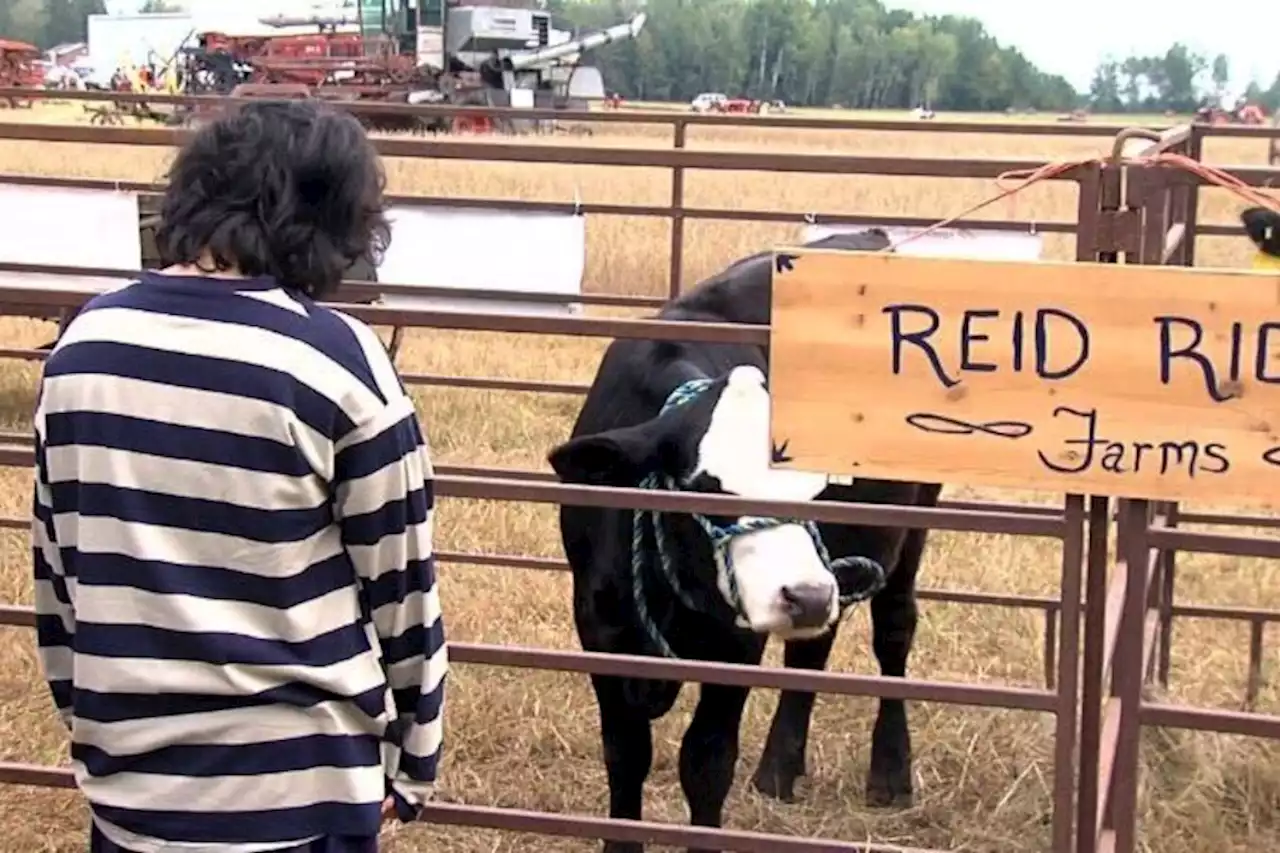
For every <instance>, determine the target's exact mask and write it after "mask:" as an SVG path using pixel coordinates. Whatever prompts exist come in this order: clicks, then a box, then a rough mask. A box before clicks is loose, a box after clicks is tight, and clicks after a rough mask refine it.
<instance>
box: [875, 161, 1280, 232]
mask: <svg viewBox="0 0 1280 853" xmlns="http://www.w3.org/2000/svg"><path fill="white" fill-rule="evenodd" d="M1103 162H1104V161H1103V160H1101V159H1099V158H1096V157H1095V158H1090V159H1088V160H1065V161H1062V162H1058V163H1046V164H1045V165H1043V166H1040V167H1039V168H1036V169H1017V170H1014V171H1010V172H1005V173H1004V174H1002V175H1000V176H998V177H997V178H996V181H995V183H996V186H997V187H999V188H1000V192H999V193H997V194H996V195H994V196H992V197H991V198H988V199H986V200H985V201H981V202H979V203H978V204H975V205H973V206H971V207H968V208H965V209H964V210H962V211H960V212H959V213H956V214H953V215H951V216H948V217H947V218H946V219H943V220H941V221H940V222H935V223H934V224H932V225H930V226H929V227H928V228H925V229H924V230H923V231H920V232H917V233H915V234H912V235H911V236H909V237H906V238H904V239H902V240H899V241H898V242H897V243H894V244H893V245H891V246H889V247H888V248H886V249H885V251H887V252H892V251H894V250H896V249H897V248H898V247H899V246H902V245H904V244H906V243H910V242H911V241H912V240H918V239H920V238H921V237H923V236H925V235H926V234H931V233H933V232H934V231H937V230H939V229H941V228H945V227H946V226H948V225H950V224H951V223H953V222H955V221H956V220H959V219H964V218H965V217H967V216H970V215H972V214H974V213H977V212H978V211H979V210H982V209H983V208H986V207H990V206H991V205H993V204H995V203H996V202H998V201H1001V200H1002V199H1006V198H1010V197H1011V196H1014V195H1017V194H1018V193H1020V192H1022V191H1023V190H1025V189H1027V188H1028V187H1030V186H1033V185H1035V184H1038V183H1040V182H1042V181H1047V180H1050V179H1052V178H1055V177H1057V176H1059V175H1062V174H1064V173H1066V172H1070V171H1072V170H1074V169H1078V168H1080V167H1083V166H1093V165H1100V164H1102V163H1103ZM1123 165H1126V166H1169V167H1172V168H1175V169H1181V170H1183V171H1185V172H1190V173H1192V174H1194V175H1199V176H1200V177H1201V178H1203V179H1204V180H1205V182H1206V183H1209V184H1211V185H1213V186H1217V187H1221V188H1223V189H1227V190H1230V191H1231V192H1233V193H1235V194H1236V195H1238V196H1240V197H1241V198H1242V199H1244V200H1245V201H1247V202H1248V203H1250V204H1252V205H1255V206H1258V207H1265V208H1267V209H1268V210H1272V211H1274V212H1276V213H1278V214H1280V200H1278V199H1276V198H1275V197H1274V196H1272V195H1270V194H1268V193H1265V192H1263V191H1261V190H1260V189H1258V188H1257V187H1251V186H1249V185H1248V184H1247V183H1245V182H1244V181H1242V180H1240V179H1239V178H1237V177H1235V176H1234V175H1231V174H1229V173H1227V172H1224V171H1223V170H1222V169H1219V168H1217V167H1216V166H1211V165H1209V164H1207V163H1201V162H1200V161H1199V160H1195V159H1193V158H1191V157H1188V156H1186V155H1185V154H1174V153H1171V152H1161V153H1159V154H1152V155H1147V156H1141V157H1127V158H1125V159H1124V160H1123ZM1010 181H1016V183H1014V184H1009V182H1010Z"/></svg>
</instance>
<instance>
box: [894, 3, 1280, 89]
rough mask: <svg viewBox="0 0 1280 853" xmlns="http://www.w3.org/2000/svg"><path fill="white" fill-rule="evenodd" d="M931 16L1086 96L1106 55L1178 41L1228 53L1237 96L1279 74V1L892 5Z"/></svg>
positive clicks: (1154, 49)
mask: <svg viewBox="0 0 1280 853" xmlns="http://www.w3.org/2000/svg"><path fill="white" fill-rule="evenodd" d="M885 5H887V6H889V7H891V8H900V9H908V10H910V11H912V12H916V13H923V14H928V15H967V16H969V17H972V18H977V19H978V20H980V21H982V23H983V25H984V26H985V27H986V29H987V32H989V33H991V34H992V35H993V36H995V37H996V38H997V39H999V40H1000V43H1001V44H1004V45H1009V46H1012V47H1016V48H1018V49H1019V50H1020V51H1022V54H1023V55H1024V56H1026V57H1027V59H1029V60H1031V61H1032V62H1033V63H1035V64H1036V65H1038V66H1039V67H1040V68H1041V69H1043V70H1045V71H1048V72H1050V73H1054V74H1061V75H1062V76H1064V77H1066V78H1067V79H1068V80H1069V81H1071V83H1072V84H1073V85H1075V86H1076V88H1078V89H1081V90H1085V89H1087V88H1088V86H1089V81H1090V79H1091V78H1092V76H1093V70H1094V69H1095V68H1096V67H1097V65H1098V63H1099V62H1101V61H1102V60H1103V59H1104V58H1105V57H1106V56H1107V54H1111V55H1113V56H1116V57H1119V58H1123V57H1125V56H1129V55H1131V54H1135V53H1137V54H1156V53H1164V52H1165V51H1166V50H1167V49H1168V48H1169V46H1170V45H1172V44H1173V43H1174V42H1176V41H1181V42H1182V43H1184V44H1186V45H1188V46H1189V47H1191V48H1192V49H1193V50H1195V51H1197V52H1199V53H1203V54H1205V55H1207V56H1210V57H1212V56H1214V55H1216V54H1218V53H1225V54H1226V55H1227V58H1228V59H1229V60H1230V64H1231V76H1232V80H1231V84H1232V85H1231V88H1232V89H1233V90H1235V91H1237V92H1239V91H1242V90H1243V89H1244V87H1245V86H1247V85H1248V83H1249V80H1250V78H1251V77H1252V78H1256V79H1257V80H1258V81H1259V82H1260V83H1262V85H1263V87H1267V86H1270V85H1271V81H1273V80H1275V78H1276V74H1277V72H1280V2H1277V0H1210V2H1204V0H1166V2H1160V0H1071V2H1069V3H1053V2H1046V3H1035V2H1032V0H885Z"/></svg>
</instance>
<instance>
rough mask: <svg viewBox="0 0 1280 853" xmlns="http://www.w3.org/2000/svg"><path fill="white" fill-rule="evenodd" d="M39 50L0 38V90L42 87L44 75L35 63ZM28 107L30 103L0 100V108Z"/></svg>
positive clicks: (14, 99)
mask: <svg viewBox="0 0 1280 853" xmlns="http://www.w3.org/2000/svg"><path fill="white" fill-rule="evenodd" d="M39 58H40V49H39V48H37V47H36V46H35V45H31V44H27V43H26V42H23V41H13V40H11V39H5V38H0V88H5V89H17V88H23V89H25V88H38V87H40V86H43V85H44V73H43V72H42V71H41V70H40V66H39V65H37V64H36V61H37V60H38V59H39ZM4 106H8V107H19V106H22V107H29V106H31V102H30V101H23V100H18V99H16V98H8V99H0V107H4Z"/></svg>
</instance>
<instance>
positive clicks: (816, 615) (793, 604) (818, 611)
mask: <svg viewBox="0 0 1280 853" xmlns="http://www.w3.org/2000/svg"><path fill="white" fill-rule="evenodd" d="M835 594H836V588H835V584H817V583H804V584H796V585H795V586H784V587H783V588H782V609H783V611H784V612H785V613H786V614H787V615H788V616H790V617H791V625H792V627H794V628H820V627H822V626H823V625H825V624H827V622H828V621H830V619H831V600H832V599H833V598H834V597H835Z"/></svg>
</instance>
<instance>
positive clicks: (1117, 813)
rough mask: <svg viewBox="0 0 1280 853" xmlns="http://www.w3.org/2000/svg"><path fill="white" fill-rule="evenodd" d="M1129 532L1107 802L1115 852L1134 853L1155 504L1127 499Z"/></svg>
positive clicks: (1123, 508) (1125, 519) (1124, 510)
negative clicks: (1113, 752)
mask: <svg viewBox="0 0 1280 853" xmlns="http://www.w3.org/2000/svg"><path fill="white" fill-rule="evenodd" d="M1120 512H1121V515H1122V516H1123V521H1122V523H1123V525H1124V526H1125V528H1127V533H1126V536H1125V549H1124V553H1123V566H1124V574H1125V576H1126V577H1127V579H1128V583H1127V584H1126V589H1125V592H1126V594H1125V597H1124V610H1123V617H1122V618H1123V622H1124V630H1123V632H1122V635H1121V638H1120V642H1119V643H1118V644H1117V648H1116V659H1115V664H1114V667H1113V668H1114V683H1115V687H1114V695H1115V698H1116V700H1117V704H1118V706H1119V708H1118V716H1119V719H1118V724H1117V732H1116V757H1115V763H1114V765H1113V769H1112V774H1111V780H1112V786H1111V791H1110V796H1109V797H1108V806H1109V807H1110V808H1109V811H1110V815H1109V817H1110V820H1109V821H1108V828H1110V829H1112V830H1114V831H1115V837H1116V842H1115V850H1116V853H1134V850H1135V849H1136V846H1137V826H1138V815H1137V811H1138V774H1139V772H1140V767H1139V745H1140V739H1139V736H1140V734H1141V726H1142V723H1141V718H1140V713H1141V707H1142V669H1143V666H1142V663H1143V652H1144V648H1143V646H1144V643H1143V635H1144V633H1145V632H1144V630H1143V627H1144V623H1145V619H1146V610H1147V595H1148V579H1149V577H1150V572H1149V562H1150V561H1149V558H1148V554H1149V552H1150V549H1151V544H1152V543H1151V542H1150V541H1149V539H1148V538H1147V529H1148V522H1149V518H1150V505H1149V504H1148V502H1147V501H1139V500H1125V501H1123V502H1122V503H1121V505H1120Z"/></svg>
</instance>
